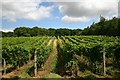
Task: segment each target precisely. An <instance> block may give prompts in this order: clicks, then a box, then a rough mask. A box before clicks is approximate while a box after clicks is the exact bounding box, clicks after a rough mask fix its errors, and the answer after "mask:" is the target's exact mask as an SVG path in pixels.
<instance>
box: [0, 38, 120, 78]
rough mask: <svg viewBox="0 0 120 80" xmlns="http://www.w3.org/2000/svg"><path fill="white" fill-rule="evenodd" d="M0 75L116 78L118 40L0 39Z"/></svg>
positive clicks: (118, 70) (119, 67) (119, 64)
mask: <svg viewBox="0 0 120 80" xmlns="http://www.w3.org/2000/svg"><path fill="white" fill-rule="evenodd" d="M1 72H2V75H1V76H2V77H3V78H14V77H17V78H53V76H54V77H55V78H71V77H72V78H120V38H119V37H107V36H57V37H52V36H43V37H9V38H8V37H4V38H2V69H1ZM51 76H52V77H51Z"/></svg>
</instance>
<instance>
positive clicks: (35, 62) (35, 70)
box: [34, 50, 37, 76]
mask: <svg viewBox="0 0 120 80" xmlns="http://www.w3.org/2000/svg"><path fill="white" fill-rule="evenodd" d="M34 68H35V69H34V74H35V76H37V50H35V54H34Z"/></svg>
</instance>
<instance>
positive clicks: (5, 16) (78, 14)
mask: <svg viewBox="0 0 120 80" xmlns="http://www.w3.org/2000/svg"><path fill="white" fill-rule="evenodd" d="M118 1H119V0H19V1H18V0H3V1H2V3H1V4H0V8H1V9H0V13H2V14H0V18H1V22H2V24H1V25H0V26H1V28H0V30H2V31H4V32H8V31H13V30H14V29H15V28H17V27H30V28H32V27H35V26H38V27H41V28H47V29H48V28H55V29H57V28H70V29H78V28H79V29H84V28H86V27H87V26H90V25H91V24H92V23H93V22H98V21H99V17H100V15H101V16H104V17H105V18H106V19H111V18H112V17H114V16H115V17H117V15H118Z"/></svg>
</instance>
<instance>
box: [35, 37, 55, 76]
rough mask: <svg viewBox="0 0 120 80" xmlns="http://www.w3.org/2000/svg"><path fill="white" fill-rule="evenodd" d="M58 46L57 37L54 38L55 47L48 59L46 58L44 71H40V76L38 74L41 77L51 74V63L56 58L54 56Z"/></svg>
mask: <svg viewBox="0 0 120 80" xmlns="http://www.w3.org/2000/svg"><path fill="white" fill-rule="evenodd" d="M56 48H57V39H55V40H54V43H53V49H52V51H51V53H50V56H49V57H48V59H47V60H46V62H45V64H44V70H43V71H38V76H36V77H41V76H44V75H47V74H50V70H51V63H52V61H53V59H54V56H55V55H54V53H55V50H56Z"/></svg>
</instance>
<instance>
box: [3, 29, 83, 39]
mask: <svg viewBox="0 0 120 80" xmlns="http://www.w3.org/2000/svg"><path fill="white" fill-rule="evenodd" d="M81 31H82V30H81V29H74V30H71V29H66V28H64V29H63V28H60V29H53V28H49V29H45V28H39V27H33V28H28V27H19V28H16V29H15V30H14V32H8V33H5V32H2V37H11V36H14V37H15V36H16V37H20V36H25V37H30V36H31V37H33V36H61V35H62V36H65V35H66V36H69V35H70V36H73V35H80V34H81Z"/></svg>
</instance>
